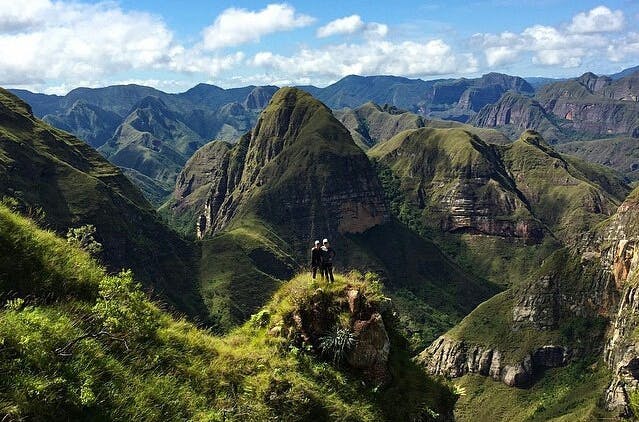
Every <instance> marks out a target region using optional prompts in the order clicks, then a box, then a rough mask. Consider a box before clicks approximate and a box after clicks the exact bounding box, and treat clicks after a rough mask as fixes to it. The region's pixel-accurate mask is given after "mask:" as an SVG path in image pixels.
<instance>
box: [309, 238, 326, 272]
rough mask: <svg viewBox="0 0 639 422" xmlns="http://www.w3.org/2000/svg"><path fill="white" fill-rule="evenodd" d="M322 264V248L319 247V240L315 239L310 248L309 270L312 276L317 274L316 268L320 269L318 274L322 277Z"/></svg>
mask: <svg viewBox="0 0 639 422" xmlns="http://www.w3.org/2000/svg"><path fill="white" fill-rule="evenodd" d="M321 266H322V248H320V242H319V240H316V241H315V246H313V247H312V248H311V272H312V274H313V278H315V276H316V275H317V269H318V268H319V269H320V276H321V277H322V278H324V273H323V272H322V270H321Z"/></svg>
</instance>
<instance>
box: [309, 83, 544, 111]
mask: <svg viewBox="0 0 639 422" xmlns="http://www.w3.org/2000/svg"><path fill="white" fill-rule="evenodd" d="M301 88H303V89H306V90H307V91H308V92H310V93H311V94H313V95H314V96H315V97H317V98H318V99H319V100H321V101H323V102H324V103H326V104H327V105H328V106H329V107H331V108H334V109H340V108H343V107H349V108H354V107H358V106H360V105H362V104H364V103H366V102H369V101H372V102H374V103H377V104H390V105H392V106H395V107H399V108H403V109H407V110H410V111H412V112H416V113H419V114H422V115H425V116H428V117H439V118H446V119H450V120H458V121H461V122H465V121H467V120H468V119H469V117H471V116H472V115H473V114H475V113H476V112H477V111H478V110H479V109H480V108H481V107H483V106H484V105H486V104H490V103H493V102H495V101H497V100H498V99H499V97H501V95H502V94H504V93H505V92H507V91H510V90H512V91H514V92H519V93H523V94H533V92H534V90H533V88H532V87H531V86H530V85H529V84H528V83H527V82H526V81H525V80H524V79H522V78H519V77H516V76H509V75H504V74H500V73H488V74H486V75H483V76H482V77H481V78H476V79H465V78H461V79H445V80H441V79H440V80H433V81H423V80H421V79H406V78H400V77H396V76H367V77H363V76H355V75H351V76H347V77H345V78H343V79H341V80H339V81H337V82H335V83H334V84H332V85H329V86H327V87H325V88H316V87H301Z"/></svg>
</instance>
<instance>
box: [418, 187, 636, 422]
mask: <svg viewBox="0 0 639 422" xmlns="http://www.w3.org/2000/svg"><path fill="white" fill-rule="evenodd" d="M638 240H639V192H637V191H635V192H633V193H632V194H631V195H630V196H629V198H628V199H627V200H626V201H625V202H624V203H623V204H622V205H621V206H620V207H619V208H618V210H617V213H616V214H615V215H614V216H613V217H612V218H611V219H610V220H608V221H607V222H606V223H605V224H604V225H603V226H600V227H598V228H596V229H594V230H593V231H591V232H589V233H586V234H584V235H583V236H582V238H581V240H580V241H579V242H578V243H577V244H575V245H574V246H572V247H571V248H569V249H566V250H563V251H560V252H557V253H556V254H555V255H554V256H553V257H551V258H549V259H548V260H547V262H546V263H545V264H544V266H543V267H542V268H541V269H540V271H539V273H538V274H537V276H536V277H533V278H532V279H531V280H530V281H529V282H528V283H527V284H526V285H524V286H522V287H521V288H519V289H517V290H514V291H512V292H510V293H508V295H509V299H508V300H504V299H503V298H499V297H497V298H493V299H491V300H489V301H488V302H487V303H486V304H483V305H481V306H480V307H479V308H478V309H477V310H476V311H474V312H473V313H471V315H469V316H468V317H467V318H466V319H465V320H464V322H462V324H461V326H460V327H457V328H456V329H454V330H452V331H451V332H450V333H448V334H446V335H445V336H442V337H441V338H439V339H438V340H437V341H435V342H434V343H433V344H432V345H431V346H430V347H429V348H427V349H426V350H425V351H424V352H423V353H422V354H421V355H420V357H419V360H420V361H421V362H423V364H424V365H425V367H426V368H427V369H428V370H429V372H431V373H433V374H441V375H445V376H448V377H459V376H462V375H464V374H467V373H478V374H481V375H485V376H490V377H492V378H494V379H497V380H501V381H503V382H504V383H506V384H508V385H512V386H525V385H527V383H529V382H530V381H531V380H533V379H534V377H535V374H536V373H537V370H538V369H543V368H547V367H556V366H563V365H566V364H568V363H569V362H572V361H576V360H580V359H584V358H586V357H588V356H590V357H593V356H594V357H595V358H596V357H599V356H601V357H603V361H604V362H605V363H606V365H607V366H608V368H609V369H610V371H611V381H610V384H609V385H608V387H607V389H606V391H605V392H604V391H601V396H602V397H605V406H606V408H607V409H608V410H614V411H616V412H618V413H619V414H621V415H624V416H633V414H632V408H633V407H632V406H631V403H632V404H636V403H637V401H636V392H637V391H639V346H638V344H639V337H637V329H638V328H639V318H637V315H639V288H638V287H637V280H639V249H638V248H637V241H638ZM490 302H494V303H493V304H491V303H490ZM495 306H497V307H499V308H500V309H502V307H503V308H505V310H503V309H502V311H501V312H502V315H501V316H499V314H497V315H496V314H494V313H493V318H494V319H495V320H497V322H496V324H498V327H497V328H496V329H497V330H500V331H501V332H500V335H499V336H493V337H492V338H486V337H483V338H482V337H480V336H477V335H475V334H474V333H475V332H476V331H477V330H481V328H479V327H480V325H478V324H481V321H483V320H484V318H485V317H486V316H487V313H486V308H489V309H492V308H493V307H495ZM502 318H503V319H502ZM577 321H581V322H579V323H578V324H577V323H576V322H577ZM586 321H590V322H589V323H585V322H586ZM504 325H505V326H506V327H507V328H503V327H504ZM579 327H582V328H579ZM583 329H585V331H584V332H583V333H581V334H580V333H579V330H583ZM484 330H485V328H484ZM526 333H528V334H526ZM506 338H507V339H506ZM504 362H507V363H508V365H510V366H508V365H505V364H504ZM634 416H636V415H634Z"/></svg>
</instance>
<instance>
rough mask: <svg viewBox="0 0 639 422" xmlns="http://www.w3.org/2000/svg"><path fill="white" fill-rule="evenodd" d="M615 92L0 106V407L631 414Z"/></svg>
mask: <svg viewBox="0 0 639 422" xmlns="http://www.w3.org/2000/svg"><path fill="white" fill-rule="evenodd" d="M637 75H638V73H637V72H636V69H635V70H634V71H630V70H629V71H628V72H622V73H621V74H619V75H614V76H611V77H605V76H602V77H599V76H596V75H593V74H586V75H583V76H581V77H579V78H574V79H568V80H563V81H552V82H551V83H549V84H539V85H536V86H535V88H533V86H532V85H531V84H529V83H528V82H527V81H526V80H524V79H522V78H518V77H512V76H508V75H500V74H488V75H484V76H483V77H481V78H477V79H457V80H439V81H421V80H411V79H405V78H397V77H392V76H377V77H358V76H350V77H346V78H344V79H342V80H341V81H338V82H337V83H335V84H333V85H331V86H329V87H326V88H316V87H312V86H306V87H298V88H296V87H286V88H281V89H278V88H276V87H270V86H267V87H254V86H252V87H246V88H238V89H228V90H224V89H221V88H218V87H214V86H211V85H204V84H202V85H198V86H196V87H195V88H193V89H191V90H189V91H187V92H185V93H181V94H166V93H163V92H161V91H157V90H153V89H152V88H146V87H140V86H116V87H107V88H100V89H84V88H82V89H77V90H74V91H71V92H70V93H69V94H68V95H66V96H64V97H57V96H46V95H42V94H32V93H29V92H27V91H13V93H12V92H9V91H6V90H0V198H1V199H2V201H1V203H0V248H1V250H0V252H1V253H0V292H1V294H0V300H1V301H2V309H1V310H0V340H1V341H0V355H1V357H2V359H0V366H1V367H2V368H1V369H2V371H0V372H1V373H2V375H0V412H1V413H2V414H4V415H8V416H7V417H8V419H10V420H13V419H22V418H32V419H39V418H42V415H51V417H52V418H57V419H83V420H95V419H106V420H110V419H146V420H193V419H204V420H207V419H208V420H225V419H231V420H235V419H243V418H249V419H250V418H255V419H256V420H266V419H284V420H288V419H293V420H436V421H439V420H441V421H448V420H460V421H465V420H469V421H471V420H473V421H474V420H506V419H511V420H552V419H558V418H563V420H594V419H598V418H599V419H600V418H617V417H633V415H636V414H639V374H638V372H637V367H638V366H637V364H638V362H639V352H638V350H639V349H638V348H637V338H636V331H637V324H638V321H639V319H637V318H636V316H637V312H639V311H638V310H637V309H636V308H637V306H636V302H637V301H636V300H635V299H636V297H635V296H636V295H637V291H636V290H637V287H636V279H637V265H638V264H637V263H638V262H639V259H638V258H637V253H636V247H635V246H636V242H637V234H638V233H637V227H639V225H637V221H639V220H638V219H639V215H637V210H639V207H638V203H639V202H638V201H639V200H638V198H639V193H638V191H637V189H633V187H632V185H631V182H632V180H636V179H633V178H635V177H636V174H637V173H636V172H637V166H638V164H637V163H636V162H635V159H634V158H633V157H635V155H636V154H635V149H636V147H637V145H636V142H635V140H636V136H635V135H636V134H634V129H633V127H634V126H633V125H634V123H633V122H635V120H633V116H634V119H636V118H639V117H638V116H639V113H637V110H636V109H635V107H636V104H637V101H636V98H634V96H636V93H635V88H636V85H635V84H634V81H635V80H636V78H637ZM19 97H20V98H19ZM29 102H32V103H33V104H32V105H30V104H29ZM568 113H572V114H570V115H568ZM593 113H594V114H593ZM562 114H563V116H562ZM500 116H501V117H500ZM505 116H508V119H506V120H503V119H502V117H504V118H505ZM596 116H599V117H596ZM568 117H570V118H568ZM444 118H445V119H444ZM500 119H501V120H500ZM496 122H502V123H503V125H502V124H501V123H500V124H497V123H496ZM493 123H494V124H493ZM64 125H66V126H64ZM608 129H610V130H611V131H610V132H609V131H608ZM64 130H68V131H70V132H72V133H73V134H69V133H67V132H65V131H64ZM79 137H82V138H81V139H80V138H79ZM87 225H92V226H94V227H95V239H94V240H95V241H96V242H99V243H100V244H101V246H102V250H101V251H100V252H98V253H94V254H93V256H91V255H90V254H89V252H87V251H83V250H81V249H80V247H79V246H78V245H76V244H75V243H73V242H72V239H71V240H69V241H66V240H64V239H63V237H64V236H65V234H66V233H67V232H68V231H69V229H73V228H80V227H87ZM323 238H328V239H330V241H331V243H332V245H333V247H334V249H335V251H336V253H337V255H336V257H335V268H336V272H337V279H336V281H335V283H334V284H330V283H327V282H325V281H323V280H319V279H318V280H313V279H311V277H310V275H309V274H308V260H309V252H310V251H309V249H310V246H311V243H312V241H313V240H315V239H319V240H321V239H323ZM80 246H81V245H80ZM126 269H131V272H126V271H124V272H120V271H121V270H126ZM138 283H139V285H138ZM127 385H131V386H133V388H127Z"/></svg>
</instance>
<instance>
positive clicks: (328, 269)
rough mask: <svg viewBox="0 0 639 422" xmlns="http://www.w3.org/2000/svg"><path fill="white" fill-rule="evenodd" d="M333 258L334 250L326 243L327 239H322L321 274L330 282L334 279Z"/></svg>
mask: <svg viewBox="0 0 639 422" xmlns="http://www.w3.org/2000/svg"><path fill="white" fill-rule="evenodd" d="M333 258H335V250H333V248H332V247H331V244H330V243H328V239H324V240H323V241H322V274H323V277H324V278H325V279H326V280H327V281H330V282H331V283H332V282H334V281H335V278H334V277H333Z"/></svg>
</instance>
